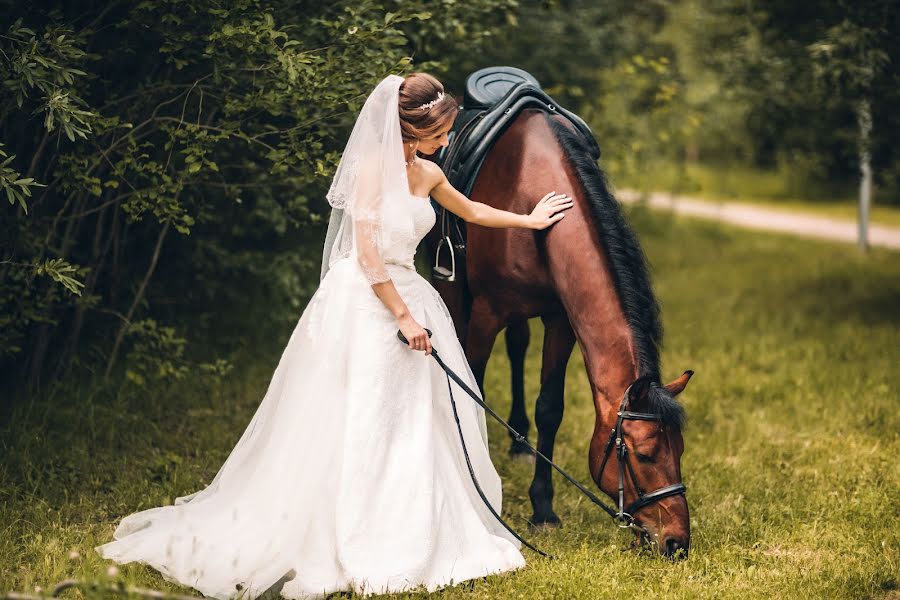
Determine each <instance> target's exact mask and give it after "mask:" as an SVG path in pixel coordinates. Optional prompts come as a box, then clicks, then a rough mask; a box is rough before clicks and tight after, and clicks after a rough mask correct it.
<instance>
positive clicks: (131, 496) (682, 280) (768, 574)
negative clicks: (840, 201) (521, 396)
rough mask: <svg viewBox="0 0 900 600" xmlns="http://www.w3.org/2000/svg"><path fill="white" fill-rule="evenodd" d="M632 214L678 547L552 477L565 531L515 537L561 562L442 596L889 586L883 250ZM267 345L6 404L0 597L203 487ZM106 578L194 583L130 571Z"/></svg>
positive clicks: (582, 420)
mask: <svg viewBox="0 0 900 600" xmlns="http://www.w3.org/2000/svg"><path fill="white" fill-rule="evenodd" d="M630 216H631V219H632V221H633V222H634V223H635V224H636V227H637V230H638V232H639V235H640V238H641V240H642V242H643V244H644V246H645V249H646V251H647V253H648V255H649V257H650V259H651V263H652V266H653V273H654V283H655V288H656V290H657V293H658V295H659V298H660V300H661V304H662V307H663V319H664V323H665V327H666V347H665V351H664V354H663V371H664V376H665V378H666V379H667V380H668V379H672V378H674V377H675V376H676V375H678V374H680V373H681V372H682V371H683V370H685V369H688V368H690V369H693V370H695V371H696V374H695V376H694V378H693V380H692V381H691V384H690V385H689V386H688V388H687V390H686V391H685V392H684V393H683V394H682V395H681V396H680V398H681V400H682V401H683V402H684V404H685V406H686V408H687V411H688V419H689V422H688V426H687V428H686V430H685V434H684V437H685V447H686V451H685V454H684V457H683V461H682V471H683V476H684V481H685V483H686V485H687V486H688V496H687V497H688V502H689V505H690V509H691V516H692V529H693V539H692V548H691V553H690V557H689V558H688V559H687V560H685V561H681V562H670V561H668V560H665V559H662V558H659V557H656V556H652V555H648V554H647V553H640V552H635V551H632V550H627V549H626V548H627V545H628V542H629V541H630V538H629V536H628V535H627V534H625V533H622V532H621V531H619V530H618V529H616V528H615V527H614V526H613V524H612V523H611V521H610V520H609V519H608V517H606V515H605V514H603V513H602V512H601V511H600V510H599V509H597V508H596V507H593V506H592V505H591V504H590V502H589V501H587V500H586V499H585V498H584V497H582V496H581V495H579V494H578V493H577V492H576V491H575V490H574V489H573V488H571V487H569V486H564V485H563V483H562V481H561V479H560V478H559V477H556V478H555V482H556V492H557V493H556V510H557V513H558V514H559V515H560V517H561V518H562V520H563V526H562V528H560V529H557V530H553V531H546V532H541V533H537V534H532V535H529V536H528V537H530V538H531V540H532V541H533V542H535V543H536V544H537V545H538V546H539V547H542V548H543V549H545V550H548V551H550V552H552V553H555V554H557V555H558V556H559V559H558V560H556V561H548V560H546V559H543V558H541V557H538V556H535V555H533V554H531V553H527V554H526V558H527V560H528V565H527V566H526V568H525V569H523V570H521V571H517V572H514V573H510V574H507V575H503V576H497V577H491V578H488V580H486V581H483V582H477V583H476V585H475V586H474V589H472V590H466V589H462V588H454V589H450V590H447V591H446V592H444V593H442V594H441V595H440V597H442V598H526V599H530V598H535V599H536V598H629V597H646V598H655V597H673V598H765V599H767V600H768V599H773V598H790V599H791V600H794V599H796V598H884V597H894V598H896V597H898V596H900V592H898V589H900V487H898V486H900V467H898V462H897V457H898V456H900V416H898V400H900V393H898V389H900V372H898V368H897V366H898V365H900V344H898V340H900V260H898V258H900V256H898V254H896V253H893V254H892V253H889V252H886V251H878V250H876V251H873V252H872V253H871V254H870V255H868V256H861V255H860V254H858V253H857V252H856V250H855V249H854V248H852V247H847V246H844V245H833V244H828V243H824V242H815V241H805V240H797V239H793V238H788V237H782V236H774V235H767V234H762V233H748V232H745V231H739V230H737V229H732V228H728V227H724V226H720V225H717V224H712V223H705V222H699V221H690V220H682V219H678V220H675V221H671V220H670V219H671V218H670V217H666V216H664V215H663V214H650V213H647V212H643V211H640V212H632V213H630ZM532 328H533V329H532V333H533V337H532V343H531V346H530V348H529V354H528V358H527V360H528V364H527V372H528V377H527V381H526V390H527V392H528V396H529V398H531V399H533V398H534V397H535V396H536V394H537V391H538V388H537V383H538V373H539V367H540V361H539V350H540V348H541V337H542V335H541V333H542V331H541V327H540V322H539V321H537V320H533V321H532ZM289 334H290V332H289V331H285V332H284V338H285V339H284V340H280V341H279V343H283V342H285V341H286V339H287V336H288V335H289ZM280 350H281V346H279V345H278V344H276V345H275V346H273V348H272V350H271V352H269V353H268V354H266V355H264V356H263V357H259V356H257V357H255V358H254V359H253V360H252V361H248V362H242V363H241V366H240V367H239V368H238V369H235V371H234V372H232V374H231V375H230V376H229V378H228V379H227V380H226V382H225V383H224V385H222V386H221V388H216V389H201V388H200V387H199V386H193V387H191V386H189V385H181V386H179V387H177V388H175V389H172V390H161V391H160V392H159V393H158V394H156V395H154V397H152V398H146V397H143V398H139V397H133V396H129V395H126V394H121V395H119V399H118V400H117V401H115V403H112V404H110V403H108V402H101V401H100V400H99V399H98V398H94V397H92V396H91V395H89V394H87V393H85V392H80V391H79V390H78V389H66V390H63V389H60V390H57V391H56V393H55V394H54V395H53V396H52V397H50V398H43V399H39V400H36V401H35V402H34V403H33V404H32V405H31V406H29V407H22V409H21V411H20V412H18V413H17V414H16V415H14V418H13V420H12V424H11V425H7V426H4V428H3V429H2V430H0V444H2V448H0V451H2V455H3V458H2V460H0V482H2V485H0V591H6V590H11V589H15V590H21V591H28V592H33V591H34V588H35V586H41V587H42V588H44V589H45V590H47V588H48V587H50V586H52V585H53V584H54V583H56V582H58V581H60V580H62V579H64V578H66V577H72V576H74V577H84V578H97V577H105V575H104V574H105V572H106V569H107V567H108V566H109V565H110V564H112V563H108V562H105V561H102V560H101V559H100V558H99V557H98V556H97V555H96V554H95V553H94V551H93V550H92V548H93V546H95V545H97V544H100V543H103V542H105V541H108V540H109V539H110V538H111V535H112V531H113V529H114V528H115V525H116V523H117V522H118V520H119V519H120V518H121V517H122V516H124V515H125V514H128V513H130V512H134V511H136V510H140V509H144V508H148V507H151V506H158V505H161V504H166V503H171V502H172V501H173V499H174V497H175V496H178V495H183V494H185V493H188V492H191V491H194V490H196V489H199V488H200V487H202V486H203V485H205V483H208V482H209V480H210V479H211V478H212V476H213V475H214V474H215V472H216V470H217V469H218V467H219V466H220V465H221V464H222V462H223V461H224V460H225V458H226V457H227V456H228V453H229V451H230V450H231V448H232V446H233V444H234V443H235V442H236V441H237V438H238V437H239V436H240V434H241V432H242V431H243V429H244V427H245V426H246V424H247V422H248V420H249V418H250V416H251V415H252V414H253V412H254V410H255V408H256V405H257V404H258V402H259V400H260V399H261V398H262V395H263V393H264V391H265V388H266V385H267V383H268V378H269V377H270V376H271V374H272V370H273V369H274V367H275V364H276V362H277V357H278V355H279V352H280ZM493 356H494V358H493V360H492V362H491V364H490V366H489V369H488V374H487V381H486V386H487V389H488V393H489V400H490V401H491V402H492V403H493V404H494V405H495V406H496V407H497V408H498V409H499V412H500V413H501V414H505V413H506V412H507V410H508V363H507V361H506V354H505V349H504V347H503V336H502V335H501V336H500V337H499V338H498V342H497V344H496V345H495V347H494V355H493ZM568 375H569V376H568V380H567V384H566V385H567V387H566V399H567V405H566V413H565V418H564V420H563V425H562V427H561V430H560V434H559V437H558V441H557V453H556V459H557V460H558V462H559V463H560V464H561V465H562V466H563V468H565V469H567V470H569V471H570V472H572V473H574V474H576V475H577V476H578V477H579V478H580V479H582V480H583V481H586V480H587V479H588V478H587V469H586V465H587V445H588V441H589V436H590V433H591V429H592V425H593V418H594V417H593V409H592V406H591V402H590V396H589V389H588V384H587V379H586V376H585V374H584V366H583V361H582V359H581V355H580V354H579V353H578V351H577V346H576V352H575V354H574V355H573V358H572V360H571V362H570V365H569V372H568ZM532 407H533V400H531V401H529V414H531V412H532ZM489 428H490V433H491V444H492V449H493V454H494V457H495V461H496V464H497V467H498V469H499V471H500V472H501V474H502V475H503V476H504V480H505V483H504V490H505V499H504V511H505V513H506V514H507V515H509V516H510V520H511V523H512V524H513V526H515V527H518V528H522V529H524V528H525V519H526V518H527V517H529V516H530V514H531V511H530V505H529V503H528V496H527V488H528V484H529V482H530V475H531V469H532V467H531V466H530V465H527V464H524V463H521V462H513V461H511V460H509V459H508V458H507V456H506V449H507V446H508V438H507V436H506V434H505V433H504V432H503V431H502V430H501V428H500V427H499V426H498V425H497V424H496V423H493V422H491V421H490V420H489ZM526 552H527V551H526ZM117 578H118V579H120V580H125V581H127V582H129V583H132V584H135V585H141V586H150V587H154V588H158V589H165V590H177V591H180V592H184V593H190V590H188V589H185V588H176V587H175V586H172V585H170V584H167V583H166V582H164V581H163V580H162V578H161V577H160V576H159V575H158V574H156V572H155V571H152V570H150V569H148V568H146V567H144V566H141V565H137V564H129V565H125V566H122V567H120V573H119V575H118V576H117ZM80 596H81V594H80V592H78V591H69V592H66V593H65V594H63V597H71V598H74V597H80Z"/></svg>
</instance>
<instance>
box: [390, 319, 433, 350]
mask: <svg viewBox="0 0 900 600" xmlns="http://www.w3.org/2000/svg"><path fill="white" fill-rule="evenodd" d="M398 324H399V326H400V332H401V333H402V334H403V337H405V338H406V339H407V340H409V347H410V348H412V349H413V350H423V351H424V352H425V355H426V356H431V340H430V339H429V337H428V332H427V331H425V329H424V328H423V327H422V326H421V325H419V323H418V322H416V320H415V319H414V318H413V317H412V315H407V316H406V317H403V318H401V319H400V321H399V323H398Z"/></svg>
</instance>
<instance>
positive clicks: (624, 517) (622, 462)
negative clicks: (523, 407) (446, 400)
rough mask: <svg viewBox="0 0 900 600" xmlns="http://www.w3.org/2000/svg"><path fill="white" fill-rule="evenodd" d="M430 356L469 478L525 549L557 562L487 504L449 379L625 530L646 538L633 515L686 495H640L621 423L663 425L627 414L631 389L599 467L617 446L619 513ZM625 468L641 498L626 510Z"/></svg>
mask: <svg viewBox="0 0 900 600" xmlns="http://www.w3.org/2000/svg"><path fill="white" fill-rule="evenodd" d="M425 331H426V332H427V333H428V337H431V330H430V329H428V328H426V329H425ZM397 337H398V338H399V339H400V341H401V342H403V343H404V344H405V345H407V346H408V345H409V341H408V340H407V339H406V336H404V335H403V332H401V331H399V330H398V331H397ZM431 355H432V356H433V357H434V359H435V360H436V361H437V363H438V365H440V367H441V369H443V370H444V372H445V373H446V375H447V389H448V390H449V391H450V405H451V407H452V408H453V418H454V419H455V420H456V428H457V430H458V431H459V441H460V443H461V444H462V449H463V454H464V455H465V458H466V466H467V467H468V469H469V475H470V476H471V478H472V483H474V484H475V489H476V490H477V491H478V495H479V496H481V500H482V501H483V502H484V503H485V505H486V506H487V508H488V510H489V511H490V512H491V514H492V515H494V517H495V518H496V519H497V521H499V522H500V524H501V525H503V527H505V528H506V530H507V531H509V532H510V533H511V534H512V535H513V536H514V537H515V538H516V539H517V540H519V541H520V542H522V544H523V545H524V546H526V547H527V548H529V549H531V550H533V551H534V552H536V553H538V554H540V555H541V556H546V557H547V558H556V557H555V556H553V555H550V554H547V553H546V552H543V551H541V550H539V549H537V548H536V547H535V546H533V545H532V544H530V543H528V542H527V541H526V540H525V539H524V538H523V537H522V536H521V535H519V534H518V533H516V531H515V530H514V529H513V528H512V527H510V526H509V525H508V524H507V523H506V521H504V520H503V518H502V517H501V516H500V515H499V514H497V511H496V510H495V509H494V507H493V506H491V503H490V502H489V501H488V499H487V497H486V496H485V495H484V491H483V490H482V489H481V485H480V484H479V483H478V479H477V478H476V477H475V471H474V469H473V468H472V462H471V460H470V459H469V452H468V450H467V448H466V440H465V438H464V437H463V432H462V426H461V425H460V422H459V413H457V410H456V400H455V399H454V398H453V388H452V386H451V385H450V379H453V381H455V382H456V383H457V385H459V387H461V388H462V389H463V391H464V392H466V393H467V394H468V395H469V396H471V397H472V399H473V400H474V401H475V402H476V403H477V404H478V405H479V406H481V407H482V408H483V409H484V410H485V412H487V413H488V414H489V415H491V416H492V417H494V419H496V420H497V421H499V422H500V424H501V425H503V426H504V427H505V428H506V429H507V430H508V431H509V432H510V433H511V434H512V435H513V437H514V438H515V440H516V441H517V442H521V443H523V444H525V446H527V447H528V448H529V449H530V450H531V451H532V452H534V454H535V455H536V456H539V457H540V458H541V459H543V460H544V461H546V462H547V464H549V465H550V466H551V467H553V468H554V469H555V470H556V471H557V472H558V473H559V474H560V475H562V476H563V477H564V478H565V479H566V480H567V481H568V482H569V483H571V484H572V485H574V486H575V487H576V488H578V490H579V491H581V493H583V494H584V495H585V496H587V497H588V499H589V500H590V501H591V502H593V503H594V504H596V505H597V506H599V507H600V508H602V509H603V511H604V512H606V514H608V515H609V516H610V517H612V518H613V519H615V520H616V521H619V522H620V524H619V527H622V528H625V529H633V530H635V531H637V532H639V533H641V534H643V535H647V534H648V531H647V530H646V529H645V528H644V527H642V526H641V525H639V524H638V523H637V522H636V521H635V520H634V514H635V513H636V512H637V511H639V510H640V509H642V508H644V507H645V506H647V505H649V504H652V503H654V502H658V501H660V500H662V499H664V498H668V497H670V496H677V495H679V494H684V493H686V491H687V488H686V487H685V486H684V484H683V483H681V482H679V483H675V484H672V485H668V486H665V487H662V488H660V489H658V490H656V491H653V492H651V493H649V494H644V493H643V492H642V491H641V488H640V487H639V486H638V484H637V480H636V478H635V476H634V469H633V468H632V466H631V463H630V462H629V460H628V450H627V447H626V446H625V442H624V441H623V440H622V423H623V421H625V420H641V421H661V420H662V417H661V416H660V415H656V414H651V413H639V412H632V411H627V410H625V406H626V405H627V404H628V392H629V391H630V390H631V386H630V385H629V386H628V388H627V389H626V390H625V393H624V395H623V397H622V403H621V404H620V405H619V411H618V412H617V416H618V418H617V419H616V425H615V427H613V429H612V431H610V433H609V441H608V442H607V443H606V449H605V451H604V454H603V462H602V463H601V464H600V471H599V473H600V476H601V477H602V475H603V469H604V468H605V467H606V463H607V461H608V460H609V457H610V455H611V453H612V448H613V444H614V443H615V448H616V461H617V462H618V478H619V490H618V492H619V506H618V510H616V509H615V508H612V507H609V506H607V505H606V503H604V502H603V501H602V500H600V498H598V497H597V496H596V494H594V493H593V492H591V491H590V490H589V489H587V488H586V487H585V486H584V485H582V484H581V483H579V482H578V481H577V480H576V479H575V478H573V477H572V476H571V475H569V474H568V473H566V472H565V471H563V470H562V468H560V467H559V465H557V464H556V463H554V462H553V461H552V460H550V459H549V458H547V457H546V456H545V455H544V454H543V453H541V452H540V451H539V450H538V449H537V448H535V447H534V446H532V445H531V444H529V443H528V441H527V440H526V439H525V436H524V435H522V434H520V433H519V432H518V431H516V430H515V429H513V427H512V426H511V425H510V424H509V423H507V422H506V421H504V420H503V418H501V417H500V415H498V414H497V413H496V412H494V410H493V409H492V408H491V407H490V406H488V405H487V404H486V403H485V402H484V401H483V400H482V399H481V398H479V397H478V394H476V393H475V392H474V391H473V390H472V388H470V387H469V386H468V385H466V383H465V382H464V381H463V380H462V379H460V377H459V375H457V374H456V373H454V372H453V370H452V369H450V367H448V366H447V365H446V364H445V363H444V361H443V360H442V359H441V357H440V355H439V354H438V352H437V350H436V349H435V348H434V346H432V348H431ZM626 468H627V469H628V472H629V474H630V477H631V483H632V485H633V486H634V489H635V490H636V491H637V494H638V499H637V500H635V501H634V502H632V503H631V504H629V505H628V506H627V507H626V506H625V469H626Z"/></svg>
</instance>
